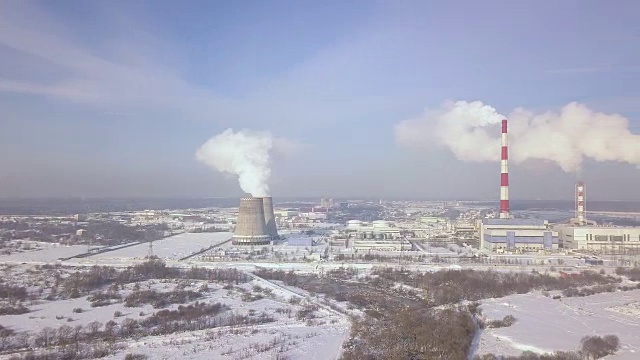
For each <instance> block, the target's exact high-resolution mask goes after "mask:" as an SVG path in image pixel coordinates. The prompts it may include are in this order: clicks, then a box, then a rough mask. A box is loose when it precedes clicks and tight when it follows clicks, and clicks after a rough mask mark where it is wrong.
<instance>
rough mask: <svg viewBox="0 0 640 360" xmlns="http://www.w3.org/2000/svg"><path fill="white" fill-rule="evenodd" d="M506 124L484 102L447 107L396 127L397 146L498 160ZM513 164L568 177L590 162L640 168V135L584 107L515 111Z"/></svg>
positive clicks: (623, 121) (511, 126)
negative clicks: (553, 169) (547, 165)
mask: <svg viewBox="0 0 640 360" xmlns="http://www.w3.org/2000/svg"><path fill="white" fill-rule="evenodd" d="M503 118H505V117H504V116H502V115H500V114H499V113H498V112H497V111H496V110H495V109H494V108H493V107H491V106H489V105H485V104H483V103H482V102H480V101H474V102H466V101H457V102H447V103H445V104H444V105H443V106H442V107H441V108H440V109H438V110H435V111H430V110H427V111H426V112H425V113H424V114H423V115H422V116H421V117H419V118H416V119H411V120H406V121H402V122H400V123H398V124H396V127H395V136H396V142H397V143H398V144H399V145H401V146H406V147H410V148H424V147H425V146H428V144H430V143H436V144H439V145H444V146H445V147H447V148H449V149H450V150H451V151H452V152H453V154H454V155H455V156H456V158H458V159H460V160H465V161H497V160H498V159H500V128H499V126H498V125H499V123H500V121H501V120H502V119H503ZM507 118H508V119H509V159H510V160H513V161H514V162H515V163H522V162H523V161H526V160H529V159H539V160H547V161H552V162H554V163H556V164H557V165H558V166H559V167H560V168H562V170H564V171H566V172H571V173H576V172H578V171H580V169H581V166H582V162H583V161H584V160H585V159H586V158H590V159H593V160H595V161H619V162H625V163H630V164H636V166H640V135H636V134H633V133H631V131H630V130H629V122H628V120H627V119H626V118H625V117H623V116H621V115H618V114H604V113H600V112H595V111H593V110H591V109H589V108H588V107H587V106H586V105H583V104H580V103H575V102H573V103H570V104H567V105H565V106H564V107H563V108H562V109H560V111H559V112H552V111H549V112H546V113H542V114H534V113H533V112H531V111H528V110H526V109H522V108H518V109H515V110H514V111H513V112H511V114H509V116H508V117H507Z"/></svg>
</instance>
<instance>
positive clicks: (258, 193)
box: [196, 129, 274, 197]
mask: <svg viewBox="0 0 640 360" xmlns="http://www.w3.org/2000/svg"><path fill="white" fill-rule="evenodd" d="M273 147H274V138H273V136H272V135H271V133H269V132H253V131H249V130H240V131H238V132H234V131H233V129H227V130H225V131H224V132H222V133H220V134H218V135H216V136H214V137H212V138H211V139H209V140H208V141H207V142H206V143H204V144H203V145H202V146H201V147H200V148H199V149H198V151H197V152H196V158H197V159H198V160H199V161H201V162H203V163H205V164H207V165H209V166H211V167H212V168H214V169H216V170H218V171H221V172H227V173H231V174H235V175H238V181H239V182H240V187H241V188H242V190H243V191H244V192H247V193H250V194H251V195H252V196H254V197H264V196H269V185H268V181H269V176H271V168H270V162H271V159H270V154H269V153H270V151H271V150H272V148H273Z"/></svg>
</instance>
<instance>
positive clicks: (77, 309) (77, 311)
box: [73, 308, 84, 314]
mask: <svg viewBox="0 0 640 360" xmlns="http://www.w3.org/2000/svg"><path fill="white" fill-rule="evenodd" d="M83 311H84V310H82V309H81V308H74V309H73V312H74V313H76V314H80V313H82V312H83Z"/></svg>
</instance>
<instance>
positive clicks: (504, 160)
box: [500, 119, 509, 219]
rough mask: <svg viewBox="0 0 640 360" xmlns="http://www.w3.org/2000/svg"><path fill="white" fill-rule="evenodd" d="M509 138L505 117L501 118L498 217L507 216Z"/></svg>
mask: <svg viewBox="0 0 640 360" xmlns="http://www.w3.org/2000/svg"><path fill="white" fill-rule="evenodd" d="M508 161H509V140H508V138H507V119H504V120H502V157H501V158H500V219H508V218H509V164H508Z"/></svg>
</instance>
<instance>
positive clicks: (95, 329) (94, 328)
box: [87, 321, 102, 339]
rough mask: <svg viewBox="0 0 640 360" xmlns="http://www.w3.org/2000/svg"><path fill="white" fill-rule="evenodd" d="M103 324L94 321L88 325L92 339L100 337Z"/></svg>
mask: <svg viewBox="0 0 640 360" xmlns="http://www.w3.org/2000/svg"><path fill="white" fill-rule="evenodd" d="M101 327H102V323H101V322H99V321H92V322H90V323H88V324H87V330H88V335H89V337H90V338H91V339H95V338H96V337H98V333H99V332H100V328H101Z"/></svg>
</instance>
